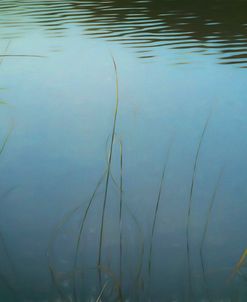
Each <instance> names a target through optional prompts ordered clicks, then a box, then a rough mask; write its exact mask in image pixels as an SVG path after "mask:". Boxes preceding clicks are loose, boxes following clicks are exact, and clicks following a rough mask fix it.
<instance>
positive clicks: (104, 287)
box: [96, 281, 109, 302]
mask: <svg viewBox="0 0 247 302" xmlns="http://www.w3.org/2000/svg"><path fill="white" fill-rule="evenodd" d="M108 284H109V281H106V282H105V284H104V285H103V287H102V289H101V291H100V293H99V295H98V298H97V299H96V302H101V298H102V296H103V294H104V291H105V289H106V288H107V286H108Z"/></svg>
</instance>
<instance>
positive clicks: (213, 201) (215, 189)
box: [200, 168, 223, 301]
mask: <svg viewBox="0 0 247 302" xmlns="http://www.w3.org/2000/svg"><path fill="white" fill-rule="evenodd" d="M222 174H223V168H222V169H221V171H220V174H219V177H218V179H217V182H216V184H215V187H214V191H213V194H212V198H211V201H210V204H209V208H208V212H207V217H206V222H205V225H204V229H203V234H202V240H201V244H200V261H201V268H202V275H203V281H204V285H205V288H206V294H207V298H208V300H209V301H212V299H211V297H210V292H209V285H208V280H207V277H206V267H205V261H204V256H203V248H204V245H205V240H206V236H207V233H208V226H209V222H210V219H211V214H212V210H213V207H214V203H215V200H216V195H217V192H218V189H219V185H220V181H221V179H222Z"/></svg>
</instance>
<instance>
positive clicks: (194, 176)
mask: <svg viewBox="0 0 247 302" xmlns="http://www.w3.org/2000/svg"><path fill="white" fill-rule="evenodd" d="M211 114H212V111H210V113H209V115H208V117H207V119H206V122H205V124H204V127H203V130H202V133H201V135H200V138H199V143H198V146H197V149H196V155H195V160H194V164H193V172H192V179H191V185H190V194H189V205H188V212H187V223H186V251H187V264H188V285H189V293H188V300H189V301H190V300H191V295H192V296H193V289H192V277H191V257H190V238H189V237H190V222H191V221H190V220H191V208H192V200H193V193H194V185H195V178H196V172H197V166H198V160H199V155H200V151H201V147H202V142H203V139H204V137H205V134H206V131H207V128H208V124H209V121H210V117H211Z"/></svg>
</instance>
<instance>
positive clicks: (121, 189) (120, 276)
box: [119, 141, 123, 289]
mask: <svg viewBox="0 0 247 302" xmlns="http://www.w3.org/2000/svg"><path fill="white" fill-rule="evenodd" d="M122 210H123V143H122V141H120V199H119V283H120V288H121V289H122V281H123V270H122V258H123V232H122V227H123V223H122Z"/></svg>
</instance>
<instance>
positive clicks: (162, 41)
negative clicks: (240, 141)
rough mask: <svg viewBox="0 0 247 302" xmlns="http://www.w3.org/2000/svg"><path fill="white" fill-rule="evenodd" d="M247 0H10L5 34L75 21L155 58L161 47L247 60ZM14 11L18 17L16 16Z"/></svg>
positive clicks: (59, 29) (56, 29)
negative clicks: (13, 29)
mask: <svg viewBox="0 0 247 302" xmlns="http://www.w3.org/2000/svg"><path fill="white" fill-rule="evenodd" d="M246 10H247V2H246V1H239V0H238V1H234V2H233V1H207V2H202V1H181V0H177V1H148V0H146V1H143V0H131V1H130V0H128V1H120V0H114V1H111V0H108V1H48V0H47V1H35V3H34V2H33V1H19V2H16V1H7V0H3V1H1V4H0V11H1V20H0V24H1V27H2V29H3V28H5V31H3V30H2V31H1V36H2V37H5V38H10V37H12V36H14V37H16V36H18V35H20V34H21V32H22V30H23V28H25V30H27V29H30V28H32V27H33V26H35V25H40V26H42V27H43V28H45V29H46V30H47V31H52V36H53V37H54V35H56V36H63V35H66V29H67V28H68V27H70V26H71V25H75V24H76V25H77V26H81V27H82V29H83V34H87V35H89V36H91V37H97V38H103V39H106V40H108V41H115V42H118V43H121V44H122V45H125V46H127V47H132V48H134V49H135V51H136V53H137V55H138V57H140V58H145V59H150V58H152V57H154V56H155V55H156V52H155V50H156V49H157V48H169V49H173V50H176V51H177V52H181V53H188V52H190V53H194V52H200V53H201V54H202V55H216V56H217V59H218V62H219V63H220V64H237V65H238V66H240V67H246V64H247V38H246V34H247V16H246V13H245V12H246ZM13 15H14V16H13ZM11 28H16V29H17V30H16V31H12V32H11V30H10V29H11Z"/></svg>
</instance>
